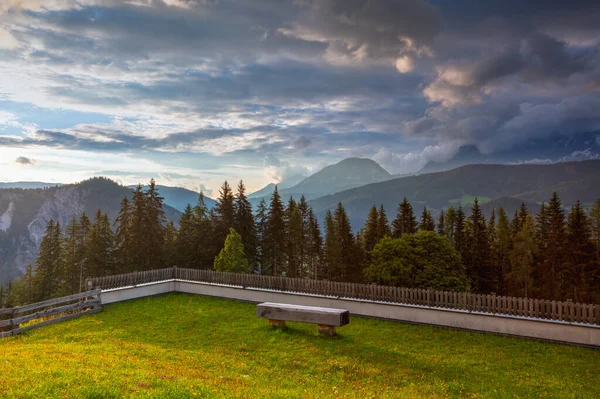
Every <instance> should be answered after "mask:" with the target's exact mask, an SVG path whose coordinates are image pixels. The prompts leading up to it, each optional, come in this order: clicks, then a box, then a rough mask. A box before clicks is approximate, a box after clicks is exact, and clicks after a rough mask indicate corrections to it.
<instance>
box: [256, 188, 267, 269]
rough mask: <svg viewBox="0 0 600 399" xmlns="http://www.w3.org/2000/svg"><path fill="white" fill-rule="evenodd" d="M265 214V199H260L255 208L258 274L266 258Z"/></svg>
mask: <svg viewBox="0 0 600 399" xmlns="http://www.w3.org/2000/svg"><path fill="white" fill-rule="evenodd" d="M267 214H268V209H267V204H266V202H265V199H264V198H263V199H261V200H260V202H259V204H258V207H257V208H256V217H255V220H256V237H257V244H258V249H257V257H258V272H259V274H262V270H263V268H264V264H265V262H266V257H265V245H266V243H267V242H266V238H267V235H266V233H267Z"/></svg>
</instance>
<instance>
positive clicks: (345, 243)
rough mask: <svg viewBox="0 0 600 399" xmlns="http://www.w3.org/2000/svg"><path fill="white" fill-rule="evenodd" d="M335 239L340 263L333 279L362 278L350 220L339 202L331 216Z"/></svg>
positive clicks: (361, 267)
mask: <svg viewBox="0 0 600 399" xmlns="http://www.w3.org/2000/svg"><path fill="white" fill-rule="evenodd" d="M333 219H334V222H335V226H336V230H337V237H338V239H339V240H340V243H339V244H340V262H339V263H338V264H337V268H336V269H335V270H334V273H333V279H335V280H337V281H353V282H355V281H358V280H360V279H361V277H362V269H363V266H364V265H363V264H362V263H361V262H360V261H359V260H358V259H357V256H356V255H357V251H356V241H355V239H354V235H353V234H352V226H351V225H350V218H349V217H348V214H347V213H346V210H345V209H344V205H342V203H341V202H339V203H338V205H337V207H336V208H335V213H334V215H333Z"/></svg>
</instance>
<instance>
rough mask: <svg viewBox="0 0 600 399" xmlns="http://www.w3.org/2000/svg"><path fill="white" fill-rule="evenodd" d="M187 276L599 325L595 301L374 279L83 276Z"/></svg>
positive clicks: (116, 279)
mask: <svg viewBox="0 0 600 399" xmlns="http://www.w3.org/2000/svg"><path fill="white" fill-rule="evenodd" d="M173 279H175V280H188V281H195V282H203V283H212V284H223V285H230V286H237V287H244V288H255V289H267V290H276V291H282V292H291V293H301V294H312V295H324V296H330V297H336V298H338V297H339V298H350V299H359V300H368V301H376V302H387V303H395V304H405V305H417V306H423V307H429V308H436V309H454V310H460V311H467V312H478V313H487V314H490V315H507V316H514V317H528V318H537V319H546V320H557V321H563V322H568V323H581V324H591V325H600V305H592V304H585V303H575V302H572V301H566V302H561V301H550V300H544V299H532V298H518V297H508V296H499V295H480V294H471V293H467V292H450V291H436V290H432V289H413V288H401V287H391V286H383V285H375V284H356V283H342V282H336V281H326V280H313V279H301V278H288V277H277V276H261V275H256V274H241V273H226V272H216V271H212V270H197V269H181V268H167V269H158V270H149V271H144V272H135V273H128V274H120V275H114V276H107V277H98V278H93V279H89V280H88V284H89V286H90V287H93V288H99V289H103V290H106V289H113V288H120V287H128V286H135V285H140V284H146V283H152V282H157V281H165V280H173Z"/></svg>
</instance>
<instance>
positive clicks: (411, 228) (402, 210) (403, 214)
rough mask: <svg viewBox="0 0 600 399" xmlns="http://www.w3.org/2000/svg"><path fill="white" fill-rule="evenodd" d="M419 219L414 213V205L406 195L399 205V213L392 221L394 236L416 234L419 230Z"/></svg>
mask: <svg viewBox="0 0 600 399" xmlns="http://www.w3.org/2000/svg"><path fill="white" fill-rule="evenodd" d="M417 227H418V226H417V219H416V217H415V214H414V213H413V208H412V205H411V204H410V203H409V202H408V200H407V199H406V197H404V200H403V201H402V202H401V203H400V205H398V214H397V215H396V219H394V221H393V222H392V228H393V237H394V238H399V237H402V235H404V234H414V233H416V232H417Z"/></svg>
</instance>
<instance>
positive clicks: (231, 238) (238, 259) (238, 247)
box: [214, 228, 250, 273]
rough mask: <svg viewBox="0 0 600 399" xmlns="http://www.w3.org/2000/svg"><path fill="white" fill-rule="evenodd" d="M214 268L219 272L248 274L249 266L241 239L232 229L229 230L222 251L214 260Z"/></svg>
mask: <svg viewBox="0 0 600 399" xmlns="http://www.w3.org/2000/svg"><path fill="white" fill-rule="evenodd" d="M214 268H215V270H216V271H219V272H233V273H249V272H250V266H249V265H248V260H247V259H246V256H245V254H244V244H242V237H241V236H240V235H239V234H238V233H237V232H236V231H235V229H234V228H230V229H229V234H228V235H227V238H226V239H225V244H224V245H223V249H222V250H221V252H219V255H218V256H217V257H216V258H215V265H214Z"/></svg>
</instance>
